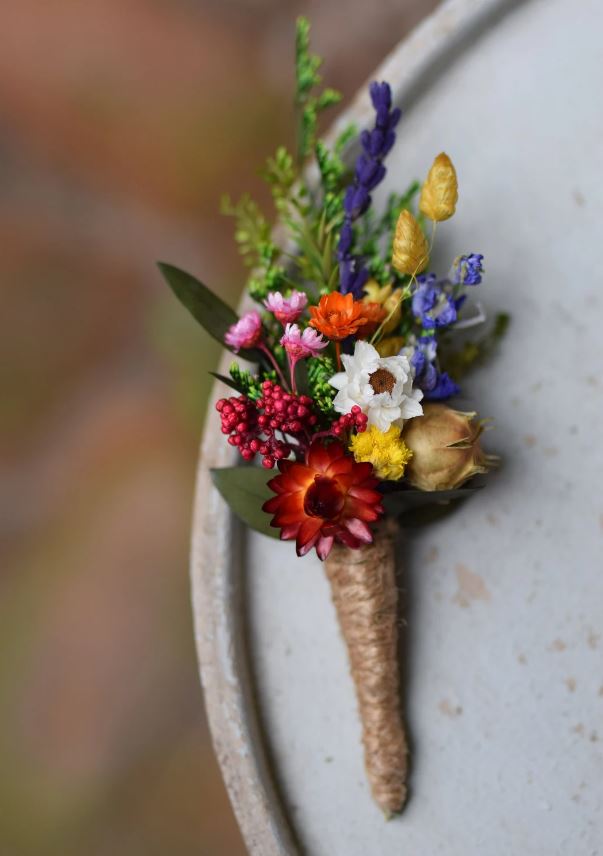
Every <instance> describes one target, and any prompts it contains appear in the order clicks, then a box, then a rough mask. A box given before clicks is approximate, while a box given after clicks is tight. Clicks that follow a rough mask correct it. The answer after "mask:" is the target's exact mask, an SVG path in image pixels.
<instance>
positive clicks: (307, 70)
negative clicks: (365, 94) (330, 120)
mask: <svg viewBox="0 0 603 856" xmlns="http://www.w3.org/2000/svg"><path fill="white" fill-rule="evenodd" d="M321 64H322V60H321V58H320V57H318V56H316V55H315V54H312V53H310V22H309V21H308V19H307V18H304V17H300V18H298V19H297V25H296V33H295V80H296V86H295V104H296V107H297V109H298V111H299V127H298V135H297V160H298V163H300V164H301V163H303V161H304V160H305V159H306V158H307V157H308V155H309V154H310V152H311V151H312V149H313V148H314V145H315V141H316V127H317V124H318V116H319V114H320V113H322V111H323V110H326V109H327V108H328V107H332V106H333V105H334V104H338V103H339V102H340V101H341V93H340V92H337V91H336V90H335V89H330V88H326V89H323V91H322V92H321V93H320V94H316V95H315V94H313V90H314V89H315V88H316V87H317V86H319V85H320V83H321V82H322V78H321V76H320V74H319V69H320V66H321Z"/></svg>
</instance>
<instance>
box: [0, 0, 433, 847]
mask: <svg viewBox="0 0 603 856" xmlns="http://www.w3.org/2000/svg"><path fill="white" fill-rule="evenodd" d="M435 5H437V4H436V0H398V2H395V0H373V2H372V3H366V2H361V0H351V2H348V3H346V4H341V3H338V2H336V0H321V2H320V3H318V2H315V3H311V2H305V3H293V2H290V0H214V2H206V1H205V0H128V2H127V3H124V2H123V0H87V2H86V3H82V2H78V0H53V2H52V3H43V2H40V0H20V2H19V3H12V4H5V6H4V8H3V16H2V17H3V21H2V35H1V36H0V46H1V49H0V179H1V192H0V246H1V253H2V268H3V271H2V279H1V288H2V313H1V315H0V317H1V322H2V329H1V335H0V371H1V372H2V398H1V401H2V447H1V453H0V454H1V458H0V475H1V481H0V485H1V494H0V501H1V503H2V508H1V510H2V515H1V525H2V546H1V552H0V726H1V727H0V854H1V856H29V854H45V856H54V854H61V856H105V854H111V856H122V854H123V856H126V854H127V856H138V854H140V856H143V854H144V856H153V854H160V853H161V854H165V853H166V852H169V853H170V854H171V856H187V855H188V854H191V855H192V854H196V856H199V854H203V856H214V854H219V856H237V854H242V853H243V852H244V849H243V845H242V842H241V839H240V836H239V833H238V830H237V827H236V823H235V821H234V816H233V814H232V810H231V808H230V806H229V803H228V800H227V797H226V793H225V790H224V787H223V785H222V781H221V778H220V774H219V771H218V768H217V765H216V762H215V759H214V756H213V753H212V748H211V743H210V738H209V734H208V731H207V726H206V723H205V718H204V710H203V703H202V695H201V690H200V687H199V682H198V676H197V665H196V659H195V650H194V644H193V633H192V625H191V615H190V608H189V591H188V568H187V561H188V548H189V525H190V512H191V503H192V494H193V487H194V476H195V466H196V457H197V446H198V442H199V437H200V433H201V430H202V424H203V417H204V409H205V402H206V397H207V393H208V388H209V384H208V375H207V370H208V369H210V368H212V367H214V365H215V363H216V360H217V356H218V353H217V347H216V346H215V345H214V344H213V343H212V342H211V341H210V340H209V339H208V338H207V337H206V335H205V334H204V333H203V332H202V331H201V329H200V328H199V327H197V326H196V325H195V324H194V322H193V321H192V320H191V319H190V318H189V317H188V315H187V314H186V313H185V311H184V310H183V309H182V308H181V307H180V306H179V305H178V304H177V303H176V301H175V299H174V298H173V297H172V296H171V295H170V294H169V293H168V290H167V287H166V286H165V285H164V284H163V283H162V281H161V280H160V277H159V275H158V273H157V271H156V268H155V266H154V262H155V260H157V259H164V260H169V261H171V262H173V263H174V264H177V265H179V266H181V267H184V268H187V269H190V270H191V272H193V273H195V274H196V275H197V276H199V277H200V278H201V279H203V280H204V281H205V282H206V283H207V284H208V285H209V286H210V287H212V288H213V289H214V290H217V291H218V292H219V293H220V294H221V295H222V296H223V297H225V298H226V299H228V300H229V301H231V302H232V303H233V304H234V303H236V301H237V299H238V297H239V294H240V292H241V288H242V284H243V281H244V277H243V271H242V268H241V265H240V263H239V259H238V257H237V253H236V250H235V248H234V244H233V241H232V223H231V222H230V221H228V220H226V219H224V218H223V217H221V216H220V215H219V213H218V208H219V199H220V195H221V194H222V193H223V192H228V193H230V194H231V195H233V196H238V195H240V194H241V193H242V192H243V191H246V190H249V191H250V192H251V193H252V194H254V195H256V196H257V197H258V198H259V199H260V200H262V201H264V202H265V203H266V207H267V208H268V200H267V194H266V192H265V191H264V189H263V187H262V184H261V181H260V179H259V178H258V177H257V169H258V167H259V166H260V165H261V164H262V161H263V159H264V158H265V157H266V156H267V155H268V154H271V153H272V152H273V150H274V149H275V148H276V145H277V143H280V142H285V143H290V142H291V141H292V110H291V103H290V102H291V93H292V91H293V62H292V58H293V33H294V21H295V18H296V16H297V15H298V14H300V13H305V14H308V15H309V16H310V17H311V20H312V23H313V48H314V49H315V50H316V51H317V52H318V53H320V54H322V55H323V56H325V57H326V62H325V66H324V75H325V78H326V79H327V81H328V83H329V84H330V85H333V86H335V87H337V88H339V89H341V90H342V91H343V93H344V95H345V96H346V97H350V96H352V95H353V94H354V93H355V91H356V90H357V89H358V87H359V86H361V85H362V84H363V82H364V81H365V79H366V77H367V76H368V75H370V73H371V71H372V70H373V69H374V67H375V66H376V65H377V64H378V63H379V62H380V61H381V60H382V59H383V57H384V56H385V54H386V53H387V52H388V51H389V50H391V49H392V48H393V47H394V46H395V45H396V44H397V42H398V41H399V40H400V39H401V38H402V37H403V36H404V35H405V33H407V31H408V30H409V29H410V28H411V27H412V26H414V25H415V24H416V23H417V22H418V21H419V20H420V19H421V18H422V17H424V16H425V15H426V14H427V13H428V12H430V11H431V10H432V9H433V8H434V7H435Z"/></svg>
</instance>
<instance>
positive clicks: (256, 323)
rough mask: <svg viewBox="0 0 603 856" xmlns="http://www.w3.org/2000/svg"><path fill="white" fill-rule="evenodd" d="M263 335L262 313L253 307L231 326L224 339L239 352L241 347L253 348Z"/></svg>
mask: <svg viewBox="0 0 603 856" xmlns="http://www.w3.org/2000/svg"><path fill="white" fill-rule="evenodd" d="M261 337H262V319H261V318H260V313H259V312H258V311H257V310H255V309H253V310H252V311H251V312H246V313H245V315H243V317H242V318H240V319H239V320H238V321H237V323H236V324H233V325H232V327H230V328H229V330H228V332H227V333H226V335H225V336H224V341H225V342H226V344H227V345H230V347H231V348H232V349H233V351H234V352H235V353H236V354H238V352H239V351H240V350H241V348H253V347H254V346H255V345H257V344H258V342H259V341H260V339H261Z"/></svg>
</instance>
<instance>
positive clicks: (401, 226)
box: [392, 209, 429, 276]
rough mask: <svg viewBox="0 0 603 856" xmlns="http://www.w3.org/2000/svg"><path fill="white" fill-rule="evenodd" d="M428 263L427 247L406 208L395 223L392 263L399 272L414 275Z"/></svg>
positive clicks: (419, 229)
mask: <svg viewBox="0 0 603 856" xmlns="http://www.w3.org/2000/svg"><path fill="white" fill-rule="evenodd" d="M428 263H429V247H428V245H427V240H426V238H425V235H424V234H423V232H422V230H421V227H420V226H419V224H418V223H417V221H416V220H415V218H414V217H413V215H412V214H411V213H410V211H407V210H406V209H405V210H404V211H401V212H400V216H399V217H398V222H397V223H396V234H395V235H394V246H393V254H392V264H393V266H394V267H395V268H396V270H397V271H399V272H400V273H406V274H408V275H409V276H415V275H416V274H418V273H421V271H423V270H425V268H426V267H427V264H428Z"/></svg>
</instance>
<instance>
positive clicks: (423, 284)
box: [412, 273, 464, 330]
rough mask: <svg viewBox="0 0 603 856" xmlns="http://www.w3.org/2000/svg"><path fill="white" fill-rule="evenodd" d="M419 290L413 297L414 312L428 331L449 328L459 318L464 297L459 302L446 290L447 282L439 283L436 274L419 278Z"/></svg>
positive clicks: (423, 275)
mask: <svg viewBox="0 0 603 856" xmlns="http://www.w3.org/2000/svg"><path fill="white" fill-rule="evenodd" d="M417 283H418V288H417V290H416V291H415V293H414V294H413V297H412V312H413V315H414V316H415V317H416V318H418V319H419V320H420V322H421V324H422V326H423V327H424V328H425V329H426V330H431V329H433V328H434V327H448V326H449V325H450V324H453V323H454V322H455V321H456V318H457V310H458V309H459V308H460V306H461V304H462V303H463V300H464V297H460V298H458V299H457V300H455V299H454V297H453V296H452V294H450V292H449V291H447V290H446V288H445V286H446V283H445V282H437V280H436V276H435V274H434V273H430V274H422V275H421V276H418V277H417Z"/></svg>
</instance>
